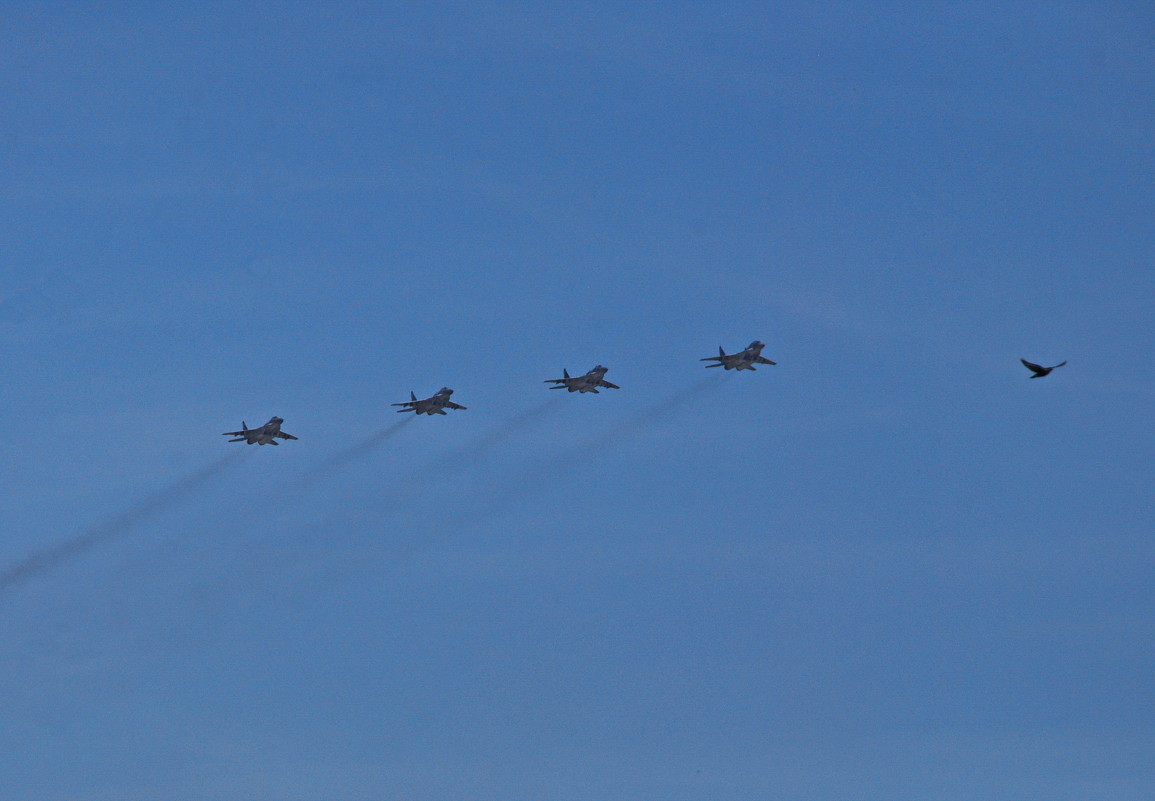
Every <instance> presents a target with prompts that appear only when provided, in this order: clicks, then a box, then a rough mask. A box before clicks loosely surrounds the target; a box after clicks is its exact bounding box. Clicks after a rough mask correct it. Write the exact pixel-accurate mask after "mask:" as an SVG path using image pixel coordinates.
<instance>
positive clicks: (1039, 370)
mask: <svg viewBox="0 0 1155 801" xmlns="http://www.w3.org/2000/svg"><path fill="white" fill-rule="evenodd" d="M1019 361H1020V362H1022V363H1023V364H1024V365H1026V368H1027V369H1028V370H1030V371H1031V372H1032V373H1034V375H1033V376H1031V378H1042V377H1043V376H1045V375H1050V374H1051V371H1052V370H1054V369H1055V368H1056V367H1062V366H1063V365H1064V364H1066V362H1065V361H1064V362H1059V363H1058V364H1056V365H1055V366H1054V367H1043V366H1042V365H1041V364H1035V363H1034V362H1028V361H1027V360H1026V359H1019Z"/></svg>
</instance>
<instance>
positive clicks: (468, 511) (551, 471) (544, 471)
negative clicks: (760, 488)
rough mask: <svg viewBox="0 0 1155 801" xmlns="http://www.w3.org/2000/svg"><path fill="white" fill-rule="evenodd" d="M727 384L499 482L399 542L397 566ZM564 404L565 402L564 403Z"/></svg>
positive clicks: (498, 434)
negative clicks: (585, 456)
mask: <svg viewBox="0 0 1155 801" xmlns="http://www.w3.org/2000/svg"><path fill="white" fill-rule="evenodd" d="M724 383H725V379H723V380H722V381H719V380H718V379H717V377H716V376H706V377H704V378H701V379H699V380H698V381H695V382H694V383H692V384H690V385H689V386H687V387H685V388H683V389H681V390H678V391H677V392H675V393H674V394H673V395H671V396H670V397H668V398H666V399H664V400H662V401H660V402H659V403H656V404H654V405H652V406H647V407H645V408H643V409H641V410H639V411H637V412H635V413H634V414H632V415H630V416H629V417H627V418H626V419H625V420H623V421H622V422H620V423H618V424H616V425H613V426H611V427H610V428H608V429H606V430H605V431H602V432H600V433H598V434H594V435H592V436H590V437H587V438H586V439H585V440H583V441H582V442H581V443H579V444H578V445H577V446H565V447H563V448H562V450H561V453H560V454H559V455H557V456H547V457H544V458H541V459H536V460H534V461H533V463H532V464H531V465H530V466H528V467H527V468H525V469H523V470H521V471H519V472H517V473H515V474H514V475H512V476H510V477H506V478H504V479H498V480H497V482H496V483H497V485H496V486H495V487H493V488H492V489H490V490H488V491H486V492H485V493H483V494H480V496H481V499H480V500H477V501H475V502H474V503H467V504H465V505H463V506H459V507H457V508H455V509H454V508H453V507H450V512H449V514H448V515H447V516H446V518H444V520H443V522H442V523H441V524H440V525H438V526H436V527H435V531H437V532H440V533H438V534H434V535H430V534H429V533H427V532H426V533H422V534H421V535H420V536H415V535H411V536H408V537H406V536H400V537H398V538H397V540H396V545H395V552H394V554H393V556H392V561H393V563H394V565H397V564H401V563H404V562H407V561H409V560H411V559H413V558H414V557H415V556H417V555H418V554H420V553H422V552H424V551H426V550H428V549H429V548H430V547H431V546H432V545H433V544H434V543H436V542H440V541H443V540H445V539H447V538H449V537H452V536H456V533H457V532H459V531H460V530H461V529H462V527H464V526H468V525H470V524H473V523H476V522H478V521H480V520H487V519H491V518H493V517H495V516H497V515H501V514H503V513H504V512H506V511H507V510H508V508H509V507H510V506H511V505H512V504H513V503H515V502H523V501H525V500H526V499H528V498H529V497H531V496H532V495H533V494H535V493H538V492H541V491H542V490H543V489H545V487H546V486H547V485H549V484H550V483H557V482H560V481H563V480H564V479H566V478H567V477H568V476H570V475H571V474H572V473H573V472H574V471H576V470H577V469H579V468H580V467H581V466H582V465H583V464H584V461H583V458H582V457H581V454H588V453H594V454H600V453H605V452H606V451H607V450H609V449H610V448H611V447H613V446H615V445H621V444H622V443H625V442H628V441H630V440H632V439H635V438H637V437H639V436H642V435H643V434H645V433H646V431H647V430H648V429H650V428H651V427H652V426H653V425H654V424H655V423H657V422H659V421H660V420H662V419H665V418H667V417H670V416H671V415H673V414H674V413H675V412H677V411H679V410H680V409H682V408H683V407H684V406H685V405H686V404H688V403H690V402H692V401H693V400H695V399H696V398H699V397H701V396H703V395H706V394H707V393H709V392H711V391H715V390H716V389H717V388H718V387H720V386H721V385H723V384H724ZM561 400H562V402H564V399H561ZM552 403H554V401H547V403H546V404H545V405H543V407H538V408H537V409H535V410H531V411H530V412H527V413H526V414H525V415H522V418H526V417H532V416H536V415H540V414H542V413H543V412H545V411H546V410H548V409H549V408H552V407H551V406H550V404H552ZM519 420H520V418H515V420H511V421H510V422H509V423H508V424H507V425H506V426H503V427H502V429H498V430H497V431H495V432H493V433H492V434H491V435H489V436H487V437H485V438H484V439H483V440H481V441H479V442H478V443H474V444H473V445H470V446H466V447H465V448H462V449H461V451H460V452H459V453H455V454H451V455H450V456H449V457H445V458H444V459H442V460H441V461H442V462H445V463H449V462H452V461H453V460H454V459H457V458H460V456H462V455H463V454H474V453H476V451H477V450H479V448H480V446H482V445H483V444H489V443H491V442H497V441H500V440H501V438H502V436H508V434H509V433H511V432H512V431H513V430H514V428H515V427H516V426H515V423H517V422H518V421H519Z"/></svg>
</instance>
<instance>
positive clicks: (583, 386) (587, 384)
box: [545, 364, 621, 395]
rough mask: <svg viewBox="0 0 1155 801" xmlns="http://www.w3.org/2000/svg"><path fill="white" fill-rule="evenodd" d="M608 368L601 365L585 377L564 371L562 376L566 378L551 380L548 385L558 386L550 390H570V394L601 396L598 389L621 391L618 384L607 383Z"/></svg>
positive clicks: (547, 381)
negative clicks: (580, 393)
mask: <svg viewBox="0 0 1155 801" xmlns="http://www.w3.org/2000/svg"><path fill="white" fill-rule="evenodd" d="M609 369H610V368H608V367H602V366H601V365H600V364H599V365H598V366H597V367H595V368H594V369H592V370H590V371H589V372H588V373H586V374H585V375H579V376H571V375H570V374H569V370H562V371H561V372H562V375H564V376H565V378H550V379H548V380H546V382H545V383H547V384H557V386H556V387H550V389H562V388H565V389H568V390H569V391H570V392H592V393H594V394H595V395H598V394H600V393H599V392H598V387H605V388H606V389H621V387H619V386H618V385H617V384H611V383H610V382H609V381H606V373H608V372H609Z"/></svg>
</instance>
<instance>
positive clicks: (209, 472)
mask: <svg viewBox="0 0 1155 801" xmlns="http://www.w3.org/2000/svg"><path fill="white" fill-rule="evenodd" d="M247 453H248V452H247V451H241V450H236V451H232V452H231V453H228V454H226V455H225V456H222V457H221V458H220V459H217V460H216V461H215V462H212V463H210V464H208V465H206V466H204V467H202V468H201V469H200V470H197V471H196V472H195V473H193V474H191V475H189V476H187V477H185V478H183V479H181V480H180V481H178V482H176V483H175V484H172V485H171V486H168V487H165V488H164V489H161V490H157V491H156V492H154V493H153V494H152V495H150V496H149V497H147V498H145V499H144V500H143V501H141V502H140V503H138V504H137V505H136V506H133V507H132V508H130V509H128V510H127V511H125V512H122V513H121V514H119V515H117V516H116V517H114V518H112V519H111V520H108V521H107V522H105V523H103V524H101V525H98V526H95V527H93V528H89V529H87V530H86V531H83V532H81V533H80V534H77V535H76V536H74V537H72V538H71V539H68V540H65V541H64V542H61V543H58V544H57V545H54V546H53V547H51V548H47V549H45V550H43V551H40V552H39V553H34V554H32V555H31V556H29V557H26V558H25V559H24V560H23V561H21V562H18V563H16V564H15V565H12V566H11V567H9V568H7V569H5V570H3V571H2V572H0V596H3V595H4V594H5V593H7V592H9V591H10V590H12V589H13V588H15V587H16V586H18V585H19V584H21V583H22V582H24V581H27V580H28V579H30V578H32V577H33V576H36V575H38V574H43V573H51V572H52V571H53V570H56V569H57V568H59V567H61V566H62V565H64V564H65V563H67V562H69V561H71V560H73V559H76V558H77V557H79V556H82V555H83V554H85V553H87V552H88V551H90V550H92V549H93V548H96V547H98V546H100V545H105V544H107V543H109V542H112V541H113V540H116V539H117V538H119V537H122V536H123V535H124V534H126V533H127V532H128V531H129V530H130V529H132V527H133V526H136V525H138V524H139V523H142V522H144V521H145V520H147V519H148V518H150V517H152V516H154V515H157V514H159V513H161V512H163V511H165V510H166V509H168V508H169V507H171V506H173V505H175V504H177V503H179V502H180V501H181V500H183V499H184V498H185V496H187V495H188V494H189V493H190V492H193V491H194V490H196V489H197V488H198V487H200V486H201V485H203V484H205V483H206V482H208V481H209V480H210V479H212V478H213V477H215V476H217V475H219V474H220V473H222V472H223V471H224V470H226V469H227V468H228V467H230V466H231V465H233V464H235V463H236V462H238V461H240V460H241V459H243V458H244V457H245V456H246V454H247Z"/></svg>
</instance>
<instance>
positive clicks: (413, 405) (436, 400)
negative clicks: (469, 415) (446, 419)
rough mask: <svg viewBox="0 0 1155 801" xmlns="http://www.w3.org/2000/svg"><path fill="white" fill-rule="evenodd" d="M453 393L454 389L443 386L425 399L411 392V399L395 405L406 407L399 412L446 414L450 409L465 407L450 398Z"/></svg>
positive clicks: (398, 412)
mask: <svg viewBox="0 0 1155 801" xmlns="http://www.w3.org/2000/svg"><path fill="white" fill-rule="evenodd" d="M452 394H453V390H452V389H450V388H449V387H442V388H441V389H439V390H438V391H437V394H436V395H434V396H432V397H430V398H426V399H425V400H417V396H416V395H415V394H413V393H412V392H410V393H409V397H410V400H407V401H405V402H404V403H394V404H393V405H394V406H404V407H405V408H404V409H398V410H397V414H403V413H405V412H417V414H428V415H434V414H445V410H446V409H447V408H448V409H464V408H465V407H464V406H462V405H461V404H460V403H454V402H453V401H451V400H449V396H450V395H452Z"/></svg>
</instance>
